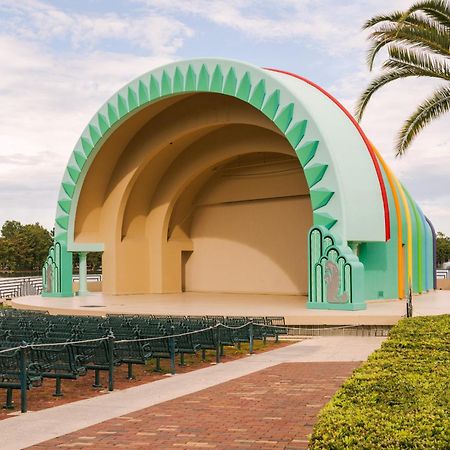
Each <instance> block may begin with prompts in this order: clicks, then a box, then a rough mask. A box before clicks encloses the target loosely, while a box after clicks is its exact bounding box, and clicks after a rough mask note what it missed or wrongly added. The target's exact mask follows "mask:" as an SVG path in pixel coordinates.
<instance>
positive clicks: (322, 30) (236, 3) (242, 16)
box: [135, 0, 409, 57]
mask: <svg viewBox="0 0 450 450" xmlns="http://www.w3.org/2000/svg"><path fill="white" fill-rule="evenodd" d="M135 2H136V3H141V4H145V5H147V6H148V7H149V8H151V9H154V8H157V9H159V10H160V11H163V12H170V13H175V12H176V13H185V14H191V15H194V16H198V17H203V18H204V19H207V20H209V21H211V22H212V23H214V24H216V25H219V26H222V27H227V28H231V29H234V30H237V31H239V32H241V33H242V34H244V35H246V36H248V37H249V38H252V39H258V40H262V41H273V40H280V41H286V42H289V43H290V44H291V45H293V44H294V43H295V44H297V45H298V44H301V45H305V46H308V47H311V48H314V47H315V48H317V46H320V48H321V50H323V51H325V52H326V53H328V54H330V55H337V54H349V53H350V52H352V51H354V50H355V49H356V48H362V47H363V46H364V45H365V44H364V41H365V33H363V32H362V31H361V26H362V24H363V23H364V21H365V20H366V19H367V18H368V17H370V15H372V14H376V13H378V12H380V11H383V10H384V11H386V9H387V10H390V9H393V8H405V7H407V6H409V1H408V0H377V1H376V0H368V1H365V2H355V1H339V2H337V1H335V0H301V1H299V0H265V1H261V0H214V1H210V0H189V1H185V0H171V1H167V0H135ZM293 48H294V46H293ZM293 57H295V55H293Z"/></svg>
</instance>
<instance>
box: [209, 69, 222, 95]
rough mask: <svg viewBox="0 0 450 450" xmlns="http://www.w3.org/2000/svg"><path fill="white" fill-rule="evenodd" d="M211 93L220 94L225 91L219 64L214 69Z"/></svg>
mask: <svg viewBox="0 0 450 450" xmlns="http://www.w3.org/2000/svg"><path fill="white" fill-rule="evenodd" d="M210 91H211V92H220V93H222V91H223V74H222V70H221V68H220V66H219V65H218V64H217V65H216V68H215V69H214V72H213V76H212V80H211V89H210Z"/></svg>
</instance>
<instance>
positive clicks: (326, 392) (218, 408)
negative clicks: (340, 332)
mask: <svg viewBox="0 0 450 450" xmlns="http://www.w3.org/2000/svg"><path fill="white" fill-rule="evenodd" d="M359 364H360V363H359V362H331V363H325V362H324V363H320V362H319V363H284V364H279V365H277V366H273V367H270V368H268V369H264V370H261V371H259V372H256V373H253V374H251V375H247V376H244V377H241V378H238V379H235V380H232V381H228V382H226V383H222V384H220V385H218V386H214V387H212V388H209V389H205V390H203V391H200V392H197V393H194V394H190V395H186V396H183V397H179V398H177V399H175V400H171V401H167V402H165V403H161V404H159V405H156V406H152V407H150V408H146V409H142V410H139V411H136V412H134V413H131V414H128V415H126V416H122V417H117V418H115V419H111V420H108V421H106V422H102V423H99V424H97V425H94V426H91V427H88V428H85V429H82V430H79V431H77V432H74V433H71V434H67V435H65V436H61V437H59V438H56V439H52V440H50V441H47V442H43V443H41V444H39V445H36V446H34V447H33V448H37V449H43V448H45V449H50V448H66V447H67V448H71V447H73V448H95V449H96V450H97V449H111V448H151V449H154V450H160V449H172V450H175V449H190V450H192V449H193V448H194V449H195V448H214V449H217V450H232V449H306V448H307V445H308V434H310V433H311V431H312V427H313V425H314V423H315V421H316V419H317V413H318V412H319V410H320V409H321V408H322V407H323V405H324V404H325V403H327V402H328V400H329V399H330V397H331V396H332V395H333V394H334V392H335V391H336V390H337V389H338V387H339V386H340V385H341V384H342V382H343V381H344V380H345V379H346V378H347V377H348V376H349V375H350V374H351V372H352V371H353V370H354V369H355V368H356V367H358V366H359Z"/></svg>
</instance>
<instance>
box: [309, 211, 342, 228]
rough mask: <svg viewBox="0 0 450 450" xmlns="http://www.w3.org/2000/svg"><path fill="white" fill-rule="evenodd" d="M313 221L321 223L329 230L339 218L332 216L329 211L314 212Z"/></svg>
mask: <svg viewBox="0 0 450 450" xmlns="http://www.w3.org/2000/svg"><path fill="white" fill-rule="evenodd" d="M313 219H314V220H313V222H314V223H315V224H317V225H321V226H323V227H325V228H327V229H328V230H330V229H331V228H332V227H333V226H334V225H335V224H336V222H337V220H336V219H335V218H334V217H331V216H330V215H329V214H327V213H317V212H314V213H313Z"/></svg>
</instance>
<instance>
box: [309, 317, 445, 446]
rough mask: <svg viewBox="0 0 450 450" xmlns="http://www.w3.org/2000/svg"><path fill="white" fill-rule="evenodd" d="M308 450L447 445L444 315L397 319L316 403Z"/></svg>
mask: <svg viewBox="0 0 450 450" xmlns="http://www.w3.org/2000/svg"><path fill="white" fill-rule="evenodd" d="M309 448H310V449H311V450H318V449H321V450H322V449H329V450H343V449H358V450H359V449H362V450H363V449H370V450H374V449H383V450H387V449H423V450H440V449H442V450H443V449H446V450H449V449H450V315H443V316H434V317H417V318H412V319H403V320H401V321H400V322H399V323H398V324H397V325H396V326H395V327H394V328H393V329H392V330H391V332H390V334H389V338H388V339H387V340H386V341H385V342H383V344H382V346H381V348H380V349H379V350H377V351H375V352H374V353H373V354H372V355H371V356H370V357H369V359H368V361H367V362H366V363H364V364H363V365H362V366H361V367H360V368H358V369H357V370H355V371H354V372H353V375H352V376H351V377H350V378H349V379H348V380H347V381H346V382H345V383H344V384H343V386H342V387H341V389H339V391H338V392H337V393H336V394H335V395H334V397H333V398H332V400H331V401H330V402H329V403H328V404H327V405H326V406H325V407H324V408H323V409H322V411H321V412H320V414H319V420H318V422H317V423H316V426H315V427H314V430H313V434H312V437H311V442H310V447H309Z"/></svg>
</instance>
